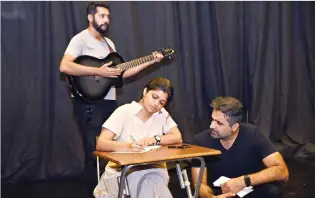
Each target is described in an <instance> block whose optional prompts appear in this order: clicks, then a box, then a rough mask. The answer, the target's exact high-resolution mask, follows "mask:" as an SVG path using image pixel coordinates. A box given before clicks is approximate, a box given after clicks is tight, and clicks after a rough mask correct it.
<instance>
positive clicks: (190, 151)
mask: <svg viewBox="0 0 315 198" xmlns="http://www.w3.org/2000/svg"><path fill="white" fill-rule="evenodd" d="M190 146H191V147H190V148H185V149H180V148H168V146H167V145H165V146H161V147H160V148H158V149H156V150H152V151H149V152H145V153H112V152H101V151H94V152H93V153H94V155H96V156H99V157H101V158H105V159H107V160H110V161H112V162H115V163H117V164H119V165H128V164H141V163H149V162H158V161H167V160H176V159H182V158H191V157H202V156H209V155H220V154H221V151H219V150H215V149H210V148H206V147H200V146H195V145H190Z"/></svg>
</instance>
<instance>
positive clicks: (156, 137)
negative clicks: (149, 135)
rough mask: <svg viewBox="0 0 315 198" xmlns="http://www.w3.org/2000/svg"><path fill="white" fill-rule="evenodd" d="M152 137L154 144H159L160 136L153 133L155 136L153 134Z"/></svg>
mask: <svg viewBox="0 0 315 198" xmlns="http://www.w3.org/2000/svg"><path fill="white" fill-rule="evenodd" d="M154 139H155V140H156V143H155V145H160V143H161V137H160V136H159V135H155V136H154Z"/></svg>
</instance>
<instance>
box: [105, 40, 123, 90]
mask: <svg viewBox="0 0 315 198" xmlns="http://www.w3.org/2000/svg"><path fill="white" fill-rule="evenodd" d="M101 38H102V39H103V41H104V42H105V43H106V44H107V46H108V49H109V52H110V53H112V52H115V51H114V50H113V48H112V47H111V46H110V45H109V44H108V43H107V41H106V38H105V37H101ZM124 72H125V71H123V72H122V73H121V75H120V76H119V77H118V80H117V83H116V84H115V87H116V88H122V86H123V80H122V76H123V74H124Z"/></svg>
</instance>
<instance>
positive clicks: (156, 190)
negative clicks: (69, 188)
mask: <svg viewBox="0 0 315 198" xmlns="http://www.w3.org/2000/svg"><path fill="white" fill-rule="evenodd" d="M142 95H143V96H142V98H141V99H140V101H139V102H135V101H133V102H132V103H129V104H125V105H122V106H120V107H119V108H117V109H116V110H115V111H114V113H113V114H112V115H111V116H110V117H109V118H108V120H106V122H105V123H104V124H103V129H102V132H101V135H100V137H99V138H98V141H97V145H96V149H97V150H99V151H134V152H139V151H141V150H142V149H143V147H146V146H148V145H167V144H175V143H181V142H182V137H181V133H180V131H179V129H178V128H177V125H176V123H175V122H174V121H173V119H172V118H171V116H170V115H169V113H168V112H167V111H166V110H165V109H164V106H165V105H166V104H167V103H168V102H170V101H171V100H172V97H173V88H172V85H171V83H170V81H169V80H167V79H165V78H156V79H153V80H152V81H151V82H149V83H148V84H147V85H146V86H145V88H144V90H143V92H142ZM164 134H165V135H164ZM120 175H121V168H120V166H119V165H117V164H115V163H113V162H109V163H108V164H107V166H106V168H105V172H104V173H103V175H102V177H101V179H100V181H99V183H98V185H97V186H96V188H95V190H94V196H95V197H96V198H105V197H106V198H107V197H108V198H116V197H118V189H119V186H118V182H117V181H118V177H120ZM168 182H169V176H168V171H167V168H166V163H157V164H154V165H143V166H141V167H135V168H134V169H132V170H131V171H130V173H128V176H127V184H128V186H129V188H128V189H129V191H130V195H131V197H137V198H147V197H163V198H171V197H172V194H171V193H170V191H169V189H168V187H167V185H168Z"/></svg>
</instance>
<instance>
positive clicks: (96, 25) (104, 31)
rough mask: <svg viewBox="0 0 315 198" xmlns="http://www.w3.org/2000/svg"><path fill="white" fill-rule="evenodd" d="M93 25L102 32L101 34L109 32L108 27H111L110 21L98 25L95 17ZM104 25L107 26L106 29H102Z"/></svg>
mask: <svg viewBox="0 0 315 198" xmlns="http://www.w3.org/2000/svg"><path fill="white" fill-rule="evenodd" d="M92 26H93V27H94V29H95V30H96V31H97V32H98V33H100V34H101V35H103V34H105V33H106V32H107V29H108V27H109V24H108V23H105V24H102V25H98V24H97V23H96V22H95V19H94V20H93V22H92ZM102 26H106V27H105V28H104V29H102Z"/></svg>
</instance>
